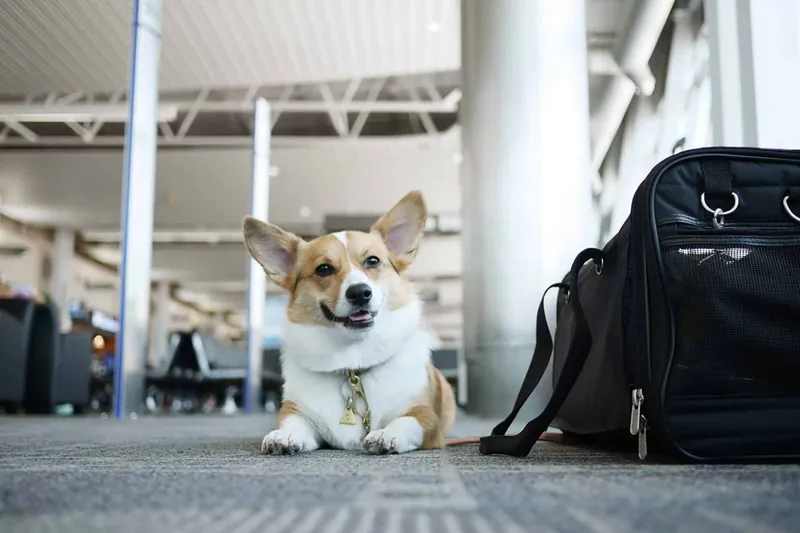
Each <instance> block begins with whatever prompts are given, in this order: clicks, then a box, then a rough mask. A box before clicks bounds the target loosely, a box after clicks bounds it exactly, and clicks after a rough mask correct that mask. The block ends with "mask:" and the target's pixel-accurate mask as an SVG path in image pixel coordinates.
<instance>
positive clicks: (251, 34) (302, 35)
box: [0, 0, 635, 94]
mask: <svg viewBox="0 0 800 533" xmlns="http://www.w3.org/2000/svg"><path fill="white" fill-rule="evenodd" d="M163 3H164V12H163V13H164V14H163V31H162V35H163V43H162V55H161V74H160V84H161V88H162V89H163V90H179V89H188V90H194V89H197V88H200V87H216V88H221V87H243V86H251V85H284V84H305V83H314V82H321V81H334V80H348V79H353V78H375V77H388V76H405V75H410V74H419V73H427V72H444V71H456V70H458V69H459V68H460V67H461V57H460V54H461V47H460V35H461V31H460V15H459V10H460V2H459V0H225V1H220V0H163ZM132 4H133V3H132V0H36V1H34V0H26V1H22V2H21V1H18V0H2V1H0V91H2V92H3V93H7V94H8V93H20V94H31V93H45V92H48V91H60V92H67V91H80V90H83V91H87V92H94V93H96V92H112V91H115V90H121V89H125V88H126V87H127V76H128V59H129V57H128V54H129V44H130V31H131V21H132V12H133V8H132ZM634 4H635V2H634V1H632V0H588V1H587V13H586V20H587V21H588V31H589V34H590V39H589V40H590V43H598V42H599V43H600V44H603V43H605V42H613V39H614V37H615V34H616V32H617V31H619V29H620V27H621V26H622V25H623V24H624V21H625V20H626V19H627V15H628V12H629V10H630V9H631V6H632V5H634Z"/></svg>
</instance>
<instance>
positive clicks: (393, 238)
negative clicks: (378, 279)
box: [372, 191, 428, 271]
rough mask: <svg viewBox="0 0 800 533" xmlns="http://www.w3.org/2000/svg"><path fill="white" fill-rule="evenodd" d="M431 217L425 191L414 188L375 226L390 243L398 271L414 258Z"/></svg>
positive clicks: (373, 227) (385, 240) (403, 268)
mask: <svg viewBox="0 0 800 533" xmlns="http://www.w3.org/2000/svg"><path fill="white" fill-rule="evenodd" d="M427 219H428V208H427V206H426V205H425V199H424V198H423V197H422V193H421V192H420V191H411V192H410V193H408V194H407V195H405V196H404V197H403V199H402V200H400V201H399V202H397V204H396V205H395V206H394V207H393V208H392V209H390V210H389V212H388V213H386V214H385V215H383V216H382V217H381V218H380V219H379V220H378V221H377V222H376V223H375V225H374V226H372V231H374V232H377V233H378V234H379V235H380V236H381V238H382V239H383V242H384V243H386V247H387V248H388V249H389V253H391V254H392V262H393V263H394V265H395V268H396V269H398V271H403V270H405V269H406V268H408V266H409V265H410V264H411V263H412V261H414V258H415V257H416V255H417V249H418V248H419V243H420V241H421V240H422V235H423V233H425V224H426V222H427Z"/></svg>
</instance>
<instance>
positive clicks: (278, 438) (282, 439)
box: [261, 429, 314, 455]
mask: <svg viewBox="0 0 800 533" xmlns="http://www.w3.org/2000/svg"><path fill="white" fill-rule="evenodd" d="M313 444H314V443H309V442H305V441H304V440H303V439H302V438H300V437H299V436H297V435H293V434H292V433H290V432H288V431H284V430H282V429H275V430H273V431H270V432H269V433H268V434H267V436H266V437H264V440H263V441H261V453H263V454H266V455H269V454H281V455H294V454H296V453H300V452H304V451H307V450H311V449H313V448H314V446H313Z"/></svg>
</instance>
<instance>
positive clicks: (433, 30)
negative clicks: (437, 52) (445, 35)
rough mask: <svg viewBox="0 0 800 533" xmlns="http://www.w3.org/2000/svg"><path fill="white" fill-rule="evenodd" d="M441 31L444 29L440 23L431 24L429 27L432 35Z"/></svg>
mask: <svg viewBox="0 0 800 533" xmlns="http://www.w3.org/2000/svg"><path fill="white" fill-rule="evenodd" d="M440 29H442V27H441V26H440V25H439V23H438V22H431V23H430V25H429V26H428V31H430V32H431V33H436V32H437V31H439V30H440Z"/></svg>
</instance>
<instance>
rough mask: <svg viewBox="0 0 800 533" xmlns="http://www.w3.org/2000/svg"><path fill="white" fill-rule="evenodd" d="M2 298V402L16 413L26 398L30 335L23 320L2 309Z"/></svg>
mask: <svg viewBox="0 0 800 533" xmlns="http://www.w3.org/2000/svg"><path fill="white" fill-rule="evenodd" d="M5 301H7V300H5V299H3V300H0V404H2V406H3V407H4V408H5V411H6V412H7V413H16V412H17V411H18V410H19V408H20V407H21V406H22V402H23V401H24V399H25V373H26V368H27V364H28V335H27V331H26V330H25V327H24V326H23V324H22V322H21V321H20V320H19V319H17V318H16V317H15V316H14V315H13V314H12V313H9V312H8V311H5V310H3V309H2V307H3V302H5Z"/></svg>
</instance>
